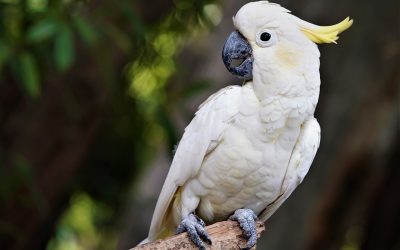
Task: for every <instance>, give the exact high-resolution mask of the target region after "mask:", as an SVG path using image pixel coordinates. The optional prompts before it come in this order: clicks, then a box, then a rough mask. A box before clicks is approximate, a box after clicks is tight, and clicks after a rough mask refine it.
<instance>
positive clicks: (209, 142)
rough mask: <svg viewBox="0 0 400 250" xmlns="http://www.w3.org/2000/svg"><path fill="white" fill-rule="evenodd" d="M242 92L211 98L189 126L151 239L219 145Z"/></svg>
mask: <svg viewBox="0 0 400 250" xmlns="http://www.w3.org/2000/svg"><path fill="white" fill-rule="evenodd" d="M241 89H242V88H241V87H239V86H228V87H226V88H223V89H221V90H220V91H218V92H217V93H215V94H213V95H212V96H210V97H209V98H208V99H207V100H206V101H205V102H204V103H203V104H201V105H200V107H199V110H198V111H197V112H196V115H195V117H194V118H193V120H192V121H191V122H190V124H189V125H188V126H187V127H186V129H185V132H184V134H183V136H182V139H181V141H180V142H179V145H178V148H177V150H176V152H175V156H174V159H173V161H172V164H171V167H170V170H169V172H168V175H167V178H166V180H165V182H164V185H163V187H162V189H161V193H160V196H159V198H158V201H157V205H156V208H155V211H154V214H153V219H152V221H151V226H150V231H149V237H148V239H149V240H154V239H156V238H159V235H160V233H161V232H162V231H163V230H164V228H163V227H164V226H165V225H163V221H164V219H165V216H166V212H167V209H168V207H169V206H170V204H171V201H172V200H173V197H174V195H175V193H176V191H177V189H178V187H179V186H182V185H184V184H185V183H186V182H187V181H188V180H189V179H190V178H193V177H194V176H195V175H196V174H197V172H198V171H199V169H200V167H201V165H202V162H203V159H204V157H205V156H206V155H207V153H208V152H211V151H212V150H213V149H215V147H216V146H217V145H218V144H219V141H220V137H221V134H222V132H223V131H224V129H225V128H226V127H227V126H228V124H229V123H230V122H231V121H232V119H233V117H234V116H235V115H236V114H237V113H238V107H239V105H240V100H241V98H240V97H241Z"/></svg>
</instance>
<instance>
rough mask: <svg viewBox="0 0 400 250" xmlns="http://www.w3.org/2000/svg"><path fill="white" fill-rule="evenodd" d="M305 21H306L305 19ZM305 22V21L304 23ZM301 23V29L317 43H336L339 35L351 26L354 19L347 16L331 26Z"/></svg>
mask: <svg viewBox="0 0 400 250" xmlns="http://www.w3.org/2000/svg"><path fill="white" fill-rule="evenodd" d="M303 22H304V21H303ZM303 24H304V23H303ZM308 24H309V25H300V30H301V31H302V32H303V33H304V34H305V35H306V36H307V37H308V38H310V39H311V41H313V42H315V43H336V40H337V39H338V38H339V37H338V35H339V34H340V33H342V32H343V31H345V30H347V29H348V28H350V26H351V25H352V24H353V20H352V19H350V18H349V17H347V18H346V19H344V20H343V21H341V22H340V23H338V24H335V25H331V26H317V25H312V24H310V23H308Z"/></svg>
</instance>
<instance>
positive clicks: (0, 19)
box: [0, 0, 97, 96]
mask: <svg viewBox="0 0 400 250" xmlns="http://www.w3.org/2000/svg"><path fill="white" fill-rule="evenodd" d="M83 4H85V1H62V0H2V1H0V71H3V70H4V68H9V69H10V70H11V72H12V74H13V77H14V78H16V79H18V81H19V82H20V84H21V85H22V89H24V90H25V91H26V93H27V94H29V95H31V96H38V95H39V93H40V89H41V86H40V85H41V79H42V78H43V77H44V76H43V74H44V73H45V71H46V69H45V65H46V64H50V65H53V64H54V65H55V66H56V69H57V70H59V71H61V72H65V71H66V70H68V69H69V68H70V67H71V65H72V64H73V62H74V60H75V48H74V47H75V41H74V38H75V36H78V37H79V38H80V39H82V41H84V42H85V43H86V44H88V45H89V46H90V45H93V43H94V42H95V41H96V37H97V36H96V30H95V29H94V27H92V26H91V24H90V23H89V22H88V21H87V20H85V18H83V17H82V16H80V15H79V13H77V12H75V11H73V10H74V9H76V8H77V7H79V5H83ZM49 51H50V53H49Z"/></svg>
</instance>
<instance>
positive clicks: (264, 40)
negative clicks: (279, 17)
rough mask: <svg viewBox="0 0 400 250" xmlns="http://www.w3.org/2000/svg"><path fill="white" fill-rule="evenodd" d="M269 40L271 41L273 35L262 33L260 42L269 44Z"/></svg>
mask: <svg viewBox="0 0 400 250" xmlns="http://www.w3.org/2000/svg"><path fill="white" fill-rule="evenodd" d="M269 39H271V34H270V33H268V32H263V33H261V35H260V40H261V41H263V42H267V41H269Z"/></svg>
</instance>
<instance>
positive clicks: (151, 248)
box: [131, 221, 265, 250]
mask: <svg viewBox="0 0 400 250" xmlns="http://www.w3.org/2000/svg"><path fill="white" fill-rule="evenodd" d="M256 223H257V238H259V237H260V235H261V232H263V231H264V230H265V227H264V224H263V223H262V222H261V221H257V222H256ZM206 230H207V232H208V234H209V235H210V238H211V240H212V243H213V244H212V246H211V248H210V246H209V245H208V244H206V245H207V249H214V250H216V249H240V248H242V247H245V246H246V243H247V240H246V239H245V238H244V237H243V236H242V233H243V232H242V229H240V227H239V224H238V223H237V222H235V221H222V222H217V223H215V224H212V225H209V226H207V227H206ZM161 249H163V250H164V249H174V250H177V249H198V248H197V247H196V246H195V245H194V244H193V243H192V242H191V241H190V239H189V237H188V236H187V233H182V234H178V235H174V236H171V237H168V238H166V239H164V240H157V241H153V242H149V243H147V244H144V245H140V246H137V247H135V248H132V249H131V250H161Z"/></svg>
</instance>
